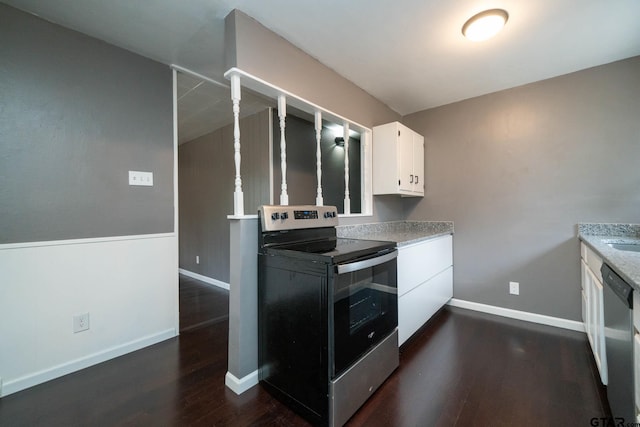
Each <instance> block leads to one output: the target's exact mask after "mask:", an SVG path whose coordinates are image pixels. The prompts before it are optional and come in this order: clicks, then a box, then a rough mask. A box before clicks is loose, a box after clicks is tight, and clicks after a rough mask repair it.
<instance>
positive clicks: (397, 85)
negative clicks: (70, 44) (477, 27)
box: [2, 0, 640, 115]
mask: <svg viewBox="0 0 640 427" xmlns="http://www.w3.org/2000/svg"><path fill="white" fill-rule="evenodd" d="M2 1H3V2H5V3H7V4H10V5H14V6H15V7H18V8H19V9H23V10H26V11H30V12H33V13H35V14H37V15H39V16H41V17H43V18H45V19H48V20H50V21H53V22H56V23H59V24H61V25H63V26H65V27H69V28H72V29H75V30H78V31H80V32H83V33H86V34H89V35H91V36H94V37H97V38H99V39H102V40H105V41H107V42H109V43H112V44H115V45H117V46H121V47H123V48H126V49H129V50H131V51H134V52H137V53H140V54H142V55H144V56H147V57H150V58H152V59H155V60H158V61H161V62H164V63H168V64H169V63H174V64H178V65H181V66H183V67H185V68H189V69H191V70H194V71H197V72H199V73H201V74H204V75H206V76H209V77H212V78H214V79H216V80H223V78H222V73H223V72H224V71H225V70H224V69H223V67H224V55H223V35H224V17H225V16H226V15H227V14H228V13H229V12H230V11H231V10H232V9H234V8H238V9H240V10H242V11H244V12H245V13H247V14H248V15H250V16H252V17H254V18H255V19H257V20H258V21H259V22H261V23H262V24H263V25H265V26H266V27H268V28H270V29H272V30H273V31H275V32H276V33H278V34H280V35H282V36H283V37H284V38H286V39H287V40H289V41H290V42H291V43H293V44H295V45H297V46H298V47H300V48H301V49H302V50H304V51H306V52H307V53H309V54H310V55H312V56H313V57H315V58H317V59H318V60H319V61H320V62H322V63H324V64H326V65H327V66H329V67H331V68H332V69H334V70H335V71H337V72H338V73H339V74H341V75H343V76H344V77H346V78H348V79H349V80H351V81H353V82H354V83H356V84H357V85H359V86H360V87H362V88H363V89H365V90H366V91H367V92H369V93H370V94H372V95H374V96H375V97H376V98H378V99H380V100H381V101H383V102H385V103H386V104H387V105H388V106H390V107H391V108H393V109H394V110H396V111H397V112H398V113H400V114H402V115H405V114H408V113H412V112H416V111H420V110H423V109H426V108H430V107H434V106H438V105H443V104H447V103H451V102H454V101H458V100H462V99H466V98H471V97H474V96H479V95H482V94H485V93H490V92H495V91H498V90H501V89H506V88H509V87H514V86H519V85H522V84H526V83H530V82H534V81H538V80H542V79H546V78H550V77H554V76H558V75H562V74H566V73H570V72H573V71H577V70H580V69H584V68H589V67H592V66H595V65H601V64H605V63H609V62H613V61H616V60H619V59H623V58H628V57H632V56H636V55H640V24H638V20H639V18H640V1H638V0H614V1H611V0H610V1H606V0H475V1H474V0H456V1H442V0H401V1H397V2H390V1H377V2H373V1H371V0H350V1H348V2H345V1H344V0H322V1H319V0H315V1H294V0H269V1H265V0H235V1H234V0H188V1H176V0H107V1H105V0H46V1H43V0H2ZM490 8H504V9H506V10H507V11H508V12H509V22H508V23H507V26H506V27H505V29H504V31H502V32H501V33H500V34H499V35H498V36H497V37H495V38H494V39H491V40H488V41H486V42H481V43H473V42H469V41H467V40H466V39H464V38H463V37H462V35H461V33H460V29H461V27H462V24H463V23H464V22H465V21H466V19H467V18H469V17H470V16H472V15H474V14H475V13H477V12H479V11H482V10H485V9H490Z"/></svg>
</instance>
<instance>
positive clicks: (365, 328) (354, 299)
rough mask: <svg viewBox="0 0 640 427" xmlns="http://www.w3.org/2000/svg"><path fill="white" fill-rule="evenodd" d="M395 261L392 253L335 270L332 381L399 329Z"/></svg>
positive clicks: (337, 266) (348, 264)
mask: <svg viewBox="0 0 640 427" xmlns="http://www.w3.org/2000/svg"><path fill="white" fill-rule="evenodd" d="M397 257H398V251H397V250H395V249H393V250H392V251H390V252H387V253H384V254H376V255H375V256H372V257H369V258H365V259H358V260H353V261H350V262H347V263H344V264H338V265H336V266H335V276H334V281H333V339H334V340H333V341H334V342H333V343H334V345H333V355H334V364H333V372H332V374H333V376H334V377H336V376H338V375H340V374H341V373H342V372H343V371H344V370H345V369H347V368H348V367H349V366H351V365H352V364H353V363H354V362H355V361H356V360H358V359H359V358H360V357H361V356H362V355H364V354H365V353H366V352H367V351H368V350H369V349H371V348H372V347H373V346H375V345H376V344H377V343H379V342H380V341H382V340H383V339H384V338H385V337H386V336H388V335H389V334H390V333H391V332H393V331H394V330H395V329H396V327H397V326H398V278H397V260H396V258H397Z"/></svg>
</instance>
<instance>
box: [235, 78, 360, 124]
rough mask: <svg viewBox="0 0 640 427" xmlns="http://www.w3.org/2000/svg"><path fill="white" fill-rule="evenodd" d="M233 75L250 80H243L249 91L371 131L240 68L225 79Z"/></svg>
mask: <svg viewBox="0 0 640 427" xmlns="http://www.w3.org/2000/svg"><path fill="white" fill-rule="evenodd" d="M232 75H240V76H243V77H246V78H247V79H249V80H248V81H247V80H243V85H244V86H245V87H248V88H249V89H253V90H255V91H257V92H258V93H261V94H262V95H265V96H269V97H272V98H275V99H277V98H278V96H279V95H285V96H286V97H287V104H288V105H290V106H292V107H295V108H297V109H299V110H302V111H305V112H307V113H309V114H312V115H313V114H314V112H315V111H316V110H318V111H322V112H323V114H322V115H323V118H324V119H325V120H326V119H332V120H331V121H333V122H335V123H340V122H347V123H349V124H351V125H354V126H355V128H359V129H355V128H354V130H358V131H360V133H362V132H364V131H365V130H371V129H370V128H368V127H367V126H364V125H361V124H360V123H358V122H354V121H353V120H349V119H347V118H346V117H343V116H341V115H340V114H336V113H334V112H332V111H329V110H327V109H326V108H322V107H321V106H319V105H317V104H314V103H313V102H310V101H307V100H306V99H304V98H300V97H299V96H297V95H294V94H293V93H291V92H289V91H287V90H284V89H282V88H281V87H278V86H276V85H273V84H271V83H269V82H267V81H266V80H262V79H261V78H259V77H256V76H254V75H253V74H249V73H247V72H246V71H242V70H241V69H239V68H236V67H233V68H230V69H229V70H227V72H226V73H224V77H225V78H226V79H229V78H231V76H232ZM247 83H249V84H247ZM251 83H256V84H257V85H256V84H251ZM309 107H311V108H310V109H309Z"/></svg>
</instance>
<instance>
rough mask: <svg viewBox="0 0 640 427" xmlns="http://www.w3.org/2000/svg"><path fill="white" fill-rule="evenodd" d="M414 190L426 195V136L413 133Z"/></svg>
mask: <svg viewBox="0 0 640 427" xmlns="http://www.w3.org/2000/svg"><path fill="white" fill-rule="evenodd" d="M413 191H415V192H416V193H420V194H422V195H424V137H423V136H422V135H419V134H417V133H415V132H414V133H413Z"/></svg>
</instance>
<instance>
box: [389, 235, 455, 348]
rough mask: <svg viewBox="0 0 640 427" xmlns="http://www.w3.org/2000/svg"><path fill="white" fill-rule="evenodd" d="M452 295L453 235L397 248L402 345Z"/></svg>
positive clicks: (399, 325)
mask: <svg viewBox="0 0 640 427" xmlns="http://www.w3.org/2000/svg"><path fill="white" fill-rule="evenodd" d="M452 296H453V237H452V236H451V235H446V236H442V237H437V238H435V239H431V240H427V241H424V242H421V243H418V244H415V245H410V246H404V247H403V246H401V247H399V248H398V338H399V343H400V344H403V343H404V342H405V341H406V340H407V339H408V338H409V337H411V335H413V334H414V333H415V332H416V331H417V330H418V329H420V327H421V326H422V325H424V324H425V322H426V321H427V320H429V319H430V318H431V316H433V315H434V314H435V313H436V312H437V311H438V310H439V309H440V308H441V307H442V306H444V305H445V304H446V303H447V301H449V300H450V299H451V297H452Z"/></svg>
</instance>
